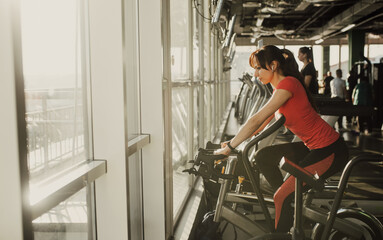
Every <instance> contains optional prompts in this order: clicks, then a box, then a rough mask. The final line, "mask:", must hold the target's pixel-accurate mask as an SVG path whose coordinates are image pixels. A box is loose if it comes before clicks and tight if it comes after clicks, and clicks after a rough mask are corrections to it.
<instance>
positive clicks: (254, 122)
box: [215, 89, 291, 155]
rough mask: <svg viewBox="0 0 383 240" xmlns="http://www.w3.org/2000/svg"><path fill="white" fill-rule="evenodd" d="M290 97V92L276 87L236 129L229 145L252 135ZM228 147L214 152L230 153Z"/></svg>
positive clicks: (262, 126)
mask: <svg viewBox="0 0 383 240" xmlns="http://www.w3.org/2000/svg"><path fill="white" fill-rule="evenodd" d="M290 97H291V93H290V92H289V91H287V90H284V89H277V90H276V91H275V92H274V94H273V96H272V97H271V99H270V100H269V101H268V102H267V103H266V105H265V106H263V107H262V108H261V109H260V110H259V111H258V112H257V113H256V114H254V115H253V116H252V117H251V118H249V119H248V120H247V121H246V123H245V124H244V125H243V126H242V127H241V129H240V130H239V131H238V133H237V135H236V136H235V137H234V138H233V139H232V140H231V141H230V145H231V146H232V147H233V148H235V147H237V146H238V145H239V144H241V143H242V142H243V141H245V140H246V139H248V138H249V137H251V136H252V135H253V133H254V132H256V133H258V132H259V131H261V130H262V129H263V128H264V127H265V126H266V125H267V123H269V122H270V120H271V119H272V117H273V114H274V113H275V112H276V111H277V110H278V109H279V108H280V107H281V106H282V105H283V104H284V103H285V102H286V101H287V100H288V99H289V98H290ZM230 151H231V150H230V148H229V147H228V146H225V147H224V148H221V149H218V150H217V151H216V152H215V154H225V155H228V154H229V153H230Z"/></svg>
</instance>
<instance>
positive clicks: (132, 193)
mask: <svg viewBox="0 0 383 240" xmlns="http://www.w3.org/2000/svg"><path fill="white" fill-rule="evenodd" d="M141 166H142V165H141V156H140V153H139V152H137V153H136V154H133V155H132V156H130V157H129V167H128V168H129V173H128V177H129V180H128V182H129V199H128V200H129V209H128V212H129V225H130V226H129V235H130V238H129V239H135V240H140V239H144V237H143V212H142V174H141V173H142V168H141Z"/></svg>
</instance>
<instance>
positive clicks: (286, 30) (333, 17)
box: [218, 0, 383, 44]
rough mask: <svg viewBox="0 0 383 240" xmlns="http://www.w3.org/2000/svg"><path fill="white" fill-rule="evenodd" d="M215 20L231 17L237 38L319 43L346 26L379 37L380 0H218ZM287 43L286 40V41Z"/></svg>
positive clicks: (381, 31)
mask: <svg viewBox="0 0 383 240" xmlns="http://www.w3.org/2000/svg"><path fill="white" fill-rule="evenodd" d="M220 2H221V3H222V9H221V12H220V13H221V14H220V19H219V22H220V23H221V25H222V23H223V24H224V23H225V22H226V24H228V22H229V20H230V19H232V18H233V16H235V24H234V32H235V33H236V37H237V40H236V42H237V41H238V40H239V41H241V40H242V41H243V40H246V41H251V42H254V41H255V40H257V39H260V38H264V37H276V38H278V39H280V40H283V41H307V42H310V41H311V42H316V43H320V42H322V41H323V40H326V39H331V38H339V37H344V36H345V34H346V33H347V31H348V30H349V29H359V30H364V31H365V32H366V33H372V34H374V35H381V36H383V0H380V1H377V0H282V1H277V0H223V1H221V0H219V1H218V4H219V3H220ZM286 44H287V42H286Z"/></svg>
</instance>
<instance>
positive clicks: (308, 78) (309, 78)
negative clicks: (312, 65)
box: [305, 75, 313, 88]
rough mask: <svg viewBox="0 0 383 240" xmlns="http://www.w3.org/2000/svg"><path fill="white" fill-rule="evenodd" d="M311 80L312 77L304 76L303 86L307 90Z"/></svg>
mask: <svg viewBox="0 0 383 240" xmlns="http://www.w3.org/2000/svg"><path fill="white" fill-rule="evenodd" d="M312 78H313V76H311V75H306V76H305V86H306V88H309V86H310V82H311V79H312Z"/></svg>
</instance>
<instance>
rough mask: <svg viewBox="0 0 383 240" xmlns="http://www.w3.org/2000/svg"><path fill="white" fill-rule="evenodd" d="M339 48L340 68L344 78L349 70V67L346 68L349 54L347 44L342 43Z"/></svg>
mask: <svg viewBox="0 0 383 240" xmlns="http://www.w3.org/2000/svg"><path fill="white" fill-rule="evenodd" d="M340 50H341V55H340V57H341V59H340V62H341V69H342V73H343V79H346V78H347V76H348V72H349V69H348V56H349V52H348V45H342V46H341V48H340Z"/></svg>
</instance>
